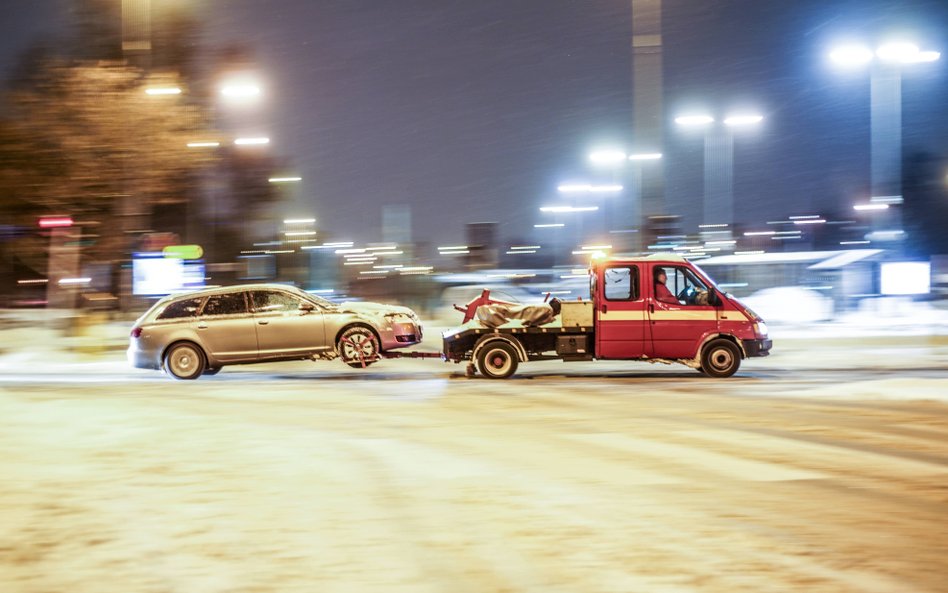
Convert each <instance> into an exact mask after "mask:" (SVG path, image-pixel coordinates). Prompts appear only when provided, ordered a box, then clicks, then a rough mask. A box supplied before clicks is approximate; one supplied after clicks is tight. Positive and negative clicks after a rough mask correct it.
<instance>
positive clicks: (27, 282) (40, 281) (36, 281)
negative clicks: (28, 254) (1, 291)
mask: <svg viewBox="0 0 948 593" xmlns="http://www.w3.org/2000/svg"><path fill="white" fill-rule="evenodd" d="M48 282H49V280H47V279H46V278H38V279H35V280H17V281H16V283H17V284H46V283H48Z"/></svg>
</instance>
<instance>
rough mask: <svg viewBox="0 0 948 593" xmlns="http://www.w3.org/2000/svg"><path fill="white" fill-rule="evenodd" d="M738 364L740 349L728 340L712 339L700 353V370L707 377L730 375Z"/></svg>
mask: <svg viewBox="0 0 948 593" xmlns="http://www.w3.org/2000/svg"><path fill="white" fill-rule="evenodd" d="M740 366H741V351H740V350H739V349H738V348H737V346H736V345H735V344H734V342H732V341H730V340H724V339H719V340H713V341H712V342H710V343H709V344H708V345H707V346H705V347H704V351H703V352H702V353H701V370H702V372H704V374H706V375H708V376H709V377H716V378H721V379H723V378H725V377H730V376H731V375H733V374H734V373H736V372H737V369H739V368H740Z"/></svg>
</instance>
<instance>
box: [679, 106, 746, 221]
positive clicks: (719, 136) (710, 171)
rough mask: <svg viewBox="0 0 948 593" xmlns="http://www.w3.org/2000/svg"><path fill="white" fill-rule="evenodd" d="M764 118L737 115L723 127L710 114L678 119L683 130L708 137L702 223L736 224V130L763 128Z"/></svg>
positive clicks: (705, 154)
mask: <svg viewBox="0 0 948 593" xmlns="http://www.w3.org/2000/svg"><path fill="white" fill-rule="evenodd" d="M763 121H764V116H763V115H760V114H757V113H734V114H730V115H727V116H725V118H724V120H723V122H722V123H723V124H724V125H723V126H722V125H715V124H716V122H717V120H716V119H715V118H714V117H713V116H712V115H709V114H704V113H701V114H687V115H682V116H679V117H676V118H675V123H676V124H678V126H679V127H681V128H684V129H688V130H701V131H702V132H703V133H704V196H703V204H702V205H703V212H702V219H701V220H702V223H703V224H705V225H708V224H713V223H721V222H723V223H732V222H734V130H736V129H748V128H753V127H756V126H758V125H760V123H761V122H763Z"/></svg>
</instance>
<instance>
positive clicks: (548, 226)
mask: <svg viewBox="0 0 948 593" xmlns="http://www.w3.org/2000/svg"><path fill="white" fill-rule="evenodd" d="M565 226H566V225H565V224H563V223H562V222H554V223H552V224H535V225H533V228H535V229H553V228H562V227H565Z"/></svg>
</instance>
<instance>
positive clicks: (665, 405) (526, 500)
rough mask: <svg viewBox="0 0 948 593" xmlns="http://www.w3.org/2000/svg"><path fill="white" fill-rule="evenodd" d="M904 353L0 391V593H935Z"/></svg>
mask: <svg viewBox="0 0 948 593" xmlns="http://www.w3.org/2000/svg"><path fill="white" fill-rule="evenodd" d="M910 358H911V359H912V363H911V364H905V365H901V364H900V363H899V359H895V360H894V361H893V359H892V357H891V356H889V357H888V358H886V360H889V361H890V363H889V364H888V365H887V366H886V365H883V364H879V363H877V362H873V361H872V359H871V356H869V355H867V356H866V357H862V359H861V365H855V367H856V368H852V369H847V368H842V367H841V366H840V365H839V364H837V363H836V362H833V361H831V360H830V359H829V358H828V357H822V360H821V362H819V363H814V364H813V368H810V369H807V368H806V365H805V361H800V360H797V361H796V362H794V361H792V360H790V359H784V362H785V363H786V364H783V363H781V359H779V358H777V357H774V358H773V359H769V360H762V361H753V362H751V363H748V364H747V365H746V366H745V368H744V369H742V371H741V373H740V374H739V376H737V377H735V378H733V379H730V380H713V379H707V378H704V377H702V376H701V375H699V374H698V373H696V372H694V371H691V370H689V369H686V368H684V367H663V366H655V367H651V366H645V365H638V366H635V365H633V366H623V365H614V364H599V365H597V364H583V365H563V364H561V363H549V364H547V363H540V364H537V365H536V366H535V367H532V368H531V367H530V366H527V367H524V369H523V373H522V375H518V378H515V379H512V380H509V381H487V380H483V379H474V380H470V379H465V378H464V377H463V373H462V372H461V371H462V370H463V369H462V368H460V367H457V366H454V365H443V364H442V363H438V362H431V361H398V362H385V363H382V364H380V365H378V366H377V367H373V368H372V369H370V370H369V371H367V372H362V371H350V370H348V369H342V368H339V367H338V366H337V365H335V364H331V363H323V364H314V363H290V364H284V365H272V366H266V367H245V368H238V369H225V370H224V372H222V373H221V374H220V375H218V376H216V377H213V378H206V379H202V380H199V381H196V382H192V383H181V382H174V381H170V380H167V379H165V378H164V377H163V376H162V375H160V374H153V373H148V372H143V371H137V372H136V371H130V370H127V369H125V368H124V367H123V366H121V365H120V364H115V363H114V362H101V363H98V366H96V365H95V364H93V365H85V366H83V367H82V368H81V369H80V368H79V367H75V368H73V367H68V368H63V367H53V368H49V369H45V372H43V373H40V372H37V369H35V368H19V369H10V368H8V369H6V372H4V373H2V374H0V591H3V592H5V593H7V592H9V593H21V592H22V593H34V592H36V593H39V592H46V591H70V592H71V593H85V592H89V593H93V592H94V593H107V592H113V591H114V592H122V593H137V592H152V591H154V592H175V593H177V592H181V593H185V592H186V593H191V592H197V591H200V592H202V593H205V592H248V593H249V592H269V591H272V592H281V593H283V592H295V591H300V592H303V591H306V592H309V591H319V592H335V591H340V592H348V591H352V592H357V591H358V592H363V591H386V592H387V591H412V592H414V591H420V592H428V591H432V592H434V591H445V592H455V591H457V592H465V591H476V592H478V593H482V592H488V591H537V592H539V591H543V592H550V591H554V592H555V591H575V592H583V593H588V592H593V591H595V592H597V593H598V592H608V591H623V592H627V591H647V592H663V591H669V592H670V591H676V592H677V591H708V592H722V593H723V592H728V593H731V592H734V591H753V592H760V591H834V592H835V591H852V592H859V593H865V592H880V593H893V592H898V591H920V592H921V591H926V592H927V591H932V592H934V591H948V565H946V563H945V558H948V530H946V529H945V528H944V525H945V524H946V523H948V405H946V403H945V397H946V396H945V394H946V393H948V371H946V370H945V366H944V365H943V364H941V363H942V362H943V358H942V357H941V354H937V353H936V354H932V357H931V358H929V359H922V360H920V359H919V358H918V357H910ZM906 360H907V359H906ZM794 365H796V366H794ZM564 373H567V374H564Z"/></svg>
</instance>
